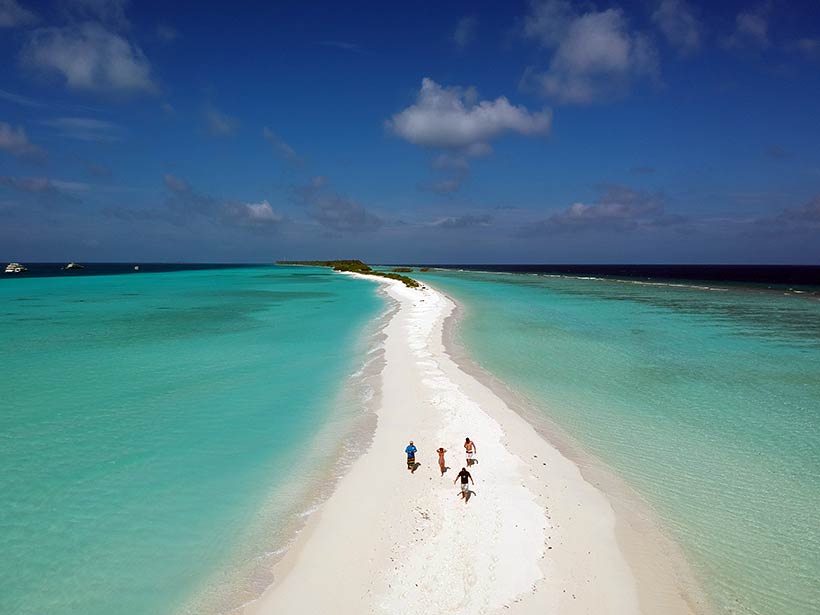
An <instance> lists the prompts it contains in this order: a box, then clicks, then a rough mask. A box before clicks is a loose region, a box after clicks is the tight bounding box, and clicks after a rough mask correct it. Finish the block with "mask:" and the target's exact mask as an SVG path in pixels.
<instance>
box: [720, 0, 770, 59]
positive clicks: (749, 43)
mask: <svg viewBox="0 0 820 615" xmlns="http://www.w3.org/2000/svg"><path fill="white" fill-rule="evenodd" d="M770 10H771V5H770V4H769V3H768V2H764V3H762V4H759V5H757V6H756V7H754V8H752V9H750V10H748V11H742V12H740V13H738V15H737V17H735V29H734V31H733V32H732V33H731V34H730V35H728V36H727V37H725V38H724V39H723V45H724V47H726V48H728V49H737V50H752V51H759V50H762V49H766V48H767V47H769V45H770V42H769V11H770Z"/></svg>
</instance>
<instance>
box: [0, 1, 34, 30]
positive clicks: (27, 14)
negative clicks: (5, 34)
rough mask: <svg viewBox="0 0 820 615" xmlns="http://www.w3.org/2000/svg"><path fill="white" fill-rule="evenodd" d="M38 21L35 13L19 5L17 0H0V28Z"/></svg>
mask: <svg viewBox="0 0 820 615" xmlns="http://www.w3.org/2000/svg"><path fill="white" fill-rule="evenodd" d="M38 21H39V18H38V17H37V15H36V14H34V13H33V12H32V11H30V10H28V9H27V8H24V7H22V6H20V3H19V2H17V0H0V28H16V27H18V26H29V25H31V24H34V23H37V22H38Z"/></svg>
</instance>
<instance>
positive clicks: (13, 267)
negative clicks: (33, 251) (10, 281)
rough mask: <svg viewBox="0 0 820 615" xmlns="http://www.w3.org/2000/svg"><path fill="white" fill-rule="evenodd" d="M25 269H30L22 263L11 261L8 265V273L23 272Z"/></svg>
mask: <svg viewBox="0 0 820 615" xmlns="http://www.w3.org/2000/svg"><path fill="white" fill-rule="evenodd" d="M24 271H28V269H26V267H24V266H23V265H21V264H20V263H9V264H8V265H6V273H23V272H24Z"/></svg>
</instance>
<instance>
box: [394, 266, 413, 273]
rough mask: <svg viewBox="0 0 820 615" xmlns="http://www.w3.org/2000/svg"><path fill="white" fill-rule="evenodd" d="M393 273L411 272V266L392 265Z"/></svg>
mask: <svg viewBox="0 0 820 615" xmlns="http://www.w3.org/2000/svg"><path fill="white" fill-rule="evenodd" d="M390 271H392V272H393V273H413V268H412V267H394V268H393V269H391V270H390Z"/></svg>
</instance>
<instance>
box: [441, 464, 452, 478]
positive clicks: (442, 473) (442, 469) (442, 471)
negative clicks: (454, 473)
mask: <svg viewBox="0 0 820 615" xmlns="http://www.w3.org/2000/svg"><path fill="white" fill-rule="evenodd" d="M440 469H441V475H442V476H444V474H445V472H447V470H449V469H450V466H444V467H443V468H440Z"/></svg>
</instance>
